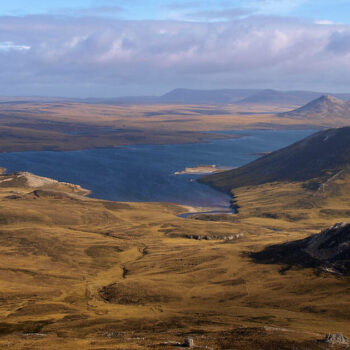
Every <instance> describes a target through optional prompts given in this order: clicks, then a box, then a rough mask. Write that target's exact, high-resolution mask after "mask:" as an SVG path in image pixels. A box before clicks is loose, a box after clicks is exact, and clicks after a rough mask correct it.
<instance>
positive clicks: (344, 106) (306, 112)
mask: <svg viewBox="0 0 350 350" xmlns="http://www.w3.org/2000/svg"><path fill="white" fill-rule="evenodd" d="M278 115H279V116H280V117H289V118H296V119H304V118H307V119H326V118H333V119H334V118H344V117H346V116H349V117H350V102H348V101H344V100H341V99H339V98H336V97H334V96H331V95H323V96H321V97H319V98H317V99H315V100H313V101H311V102H309V103H307V104H306V105H305V106H302V107H300V108H297V109H295V110H293V111H290V112H284V113H279V114H278Z"/></svg>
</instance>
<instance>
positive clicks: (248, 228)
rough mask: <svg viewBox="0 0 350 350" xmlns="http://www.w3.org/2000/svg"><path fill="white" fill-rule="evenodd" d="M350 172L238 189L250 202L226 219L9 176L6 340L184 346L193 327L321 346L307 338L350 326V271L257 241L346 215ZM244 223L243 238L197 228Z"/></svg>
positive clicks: (240, 342)
mask: <svg viewBox="0 0 350 350" xmlns="http://www.w3.org/2000/svg"><path fill="white" fill-rule="evenodd" d="M348 183H349V175H348V174H347V173H344V174H343V175H342V176H341V177H338V178H337V179H335V180H334V181H333V183H329V184H327V186H326V187H325V189H324V191H319V192H312V191H310V190H305V189H304V188H303V187H302V184H300V183H292V184H283V183H279V184H266V185H261V186H257V187H255V188H241V189H237V190H236V191H235V195H236V199H237V201H238V204H239V205H240V212H239V214H238V215H234V216H232V215H231V216H230V215H227V216H222V217H220V218H219V219H220V220H219V221H205V220H194V219H182V218H180V217H178V216H177V215H178V214H180V213H182V212H185V211H186V210H188V209H187V208H185V207H182V206H179V205H174V204H167V203H117V202H109V201H102V200H96V199H91V198H86V197H84V196H80V195H79V193H74V191H73V192H72V190H71V188H68V187H65V185H62V184H60V185H57V184H52V185H47V186H46V187H45V186H44V187H42V188H40V189H39V190H35V189H33V188H29V187H26V186H23V185H21V184H16V182H12V183H11V187H6V185H2V186H1V187H0V286H1V288H0V317H1V322H0V335H1V336H0V348H1V347H3V348H11V349H77V348H81V349H145V348H155V349H173V348H174V343H171V342H181V341H183V339H184V338H185V337H186V336H191V337H192V338H193V339H194V340H195V344H196V345H198V346H203V347H204V346H207V347H210V348H213V349H255V350H256V349H291V348H294V349H306V348H307V349H320V345H318V344H316V343H313V342H311V343H308V342H310V341H314V340H315V339H320V338H322V337H323V335H324V333H326V332H336V331H337V332H343V333H344V334H345V335H349V334H350V322H349V315H350V299H349V278H348V277H339V276H334V275H331V274H325V273H320V274H316V273H315V271H313V270H312V269H299V268H292V269H290V270H288V271H284V269H283V266H278V265H263V264H256V263H254V262H253V261H252V260H251V259H250V258H249V256H248V255H247V254H246V253H247V252H251V251H257V250H261V249H262V248H263V247H264V246H266V245H269V244H273V243H278V242H284V241H286V240H294V239H297V238H302V237H305V236H307V235H309V234H310V233H313V232H318V231H319V230H320V229H322V228H324V227H327V226H330V225H332V224H334V222H336V221H341V220H345V219H346V217H348V211H347V209H346V208H348V207H349V203H350V195H349V193H350V192H349V185H348ZM33 190H35V191H34V192H33ZM236 233H240V234H244V237H242V238H239V239H236V240H233V241H225V240H220V239H215V240H208V241H207V240H194V239H186V238H184V237H185V236H186V235H208V236H215V237H225V236H227V235H231V234H236ZM303 344H304V345H303ZM321 348H322V347H321Z"/></svg>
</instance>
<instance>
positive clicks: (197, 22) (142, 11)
mask: <svg viewBox="0 0 350 350" xmlns="http://www.w3.org/2000/svg"><path fill="white" fill-rule="evenodd" d="M0 65H1V68H2V69H1V70H0V79H1V84H0V95H8V96H14V95H15V96H38V95H40V96H64V97H114V96H125V95H160V94H163V93H166V92H167V91H169V90H171V89H173V88H177V87H184V88H200V89H219V88H273V89H282V90H316V91H324V92H350V0H216V1H212V0H207V1H204V0H74V1H72V0H69V1H68V0H50V1H47V0H11V1H1V2H0Z"/></svg>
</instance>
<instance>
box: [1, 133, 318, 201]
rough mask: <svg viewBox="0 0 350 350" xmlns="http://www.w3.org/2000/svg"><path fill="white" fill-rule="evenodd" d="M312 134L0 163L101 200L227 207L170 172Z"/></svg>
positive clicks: (239, 159)
mask: <svg viewBox="0 0 350 350" xmlns="http://www.w3.org/2000/svg"><path fill="white" fill-rule="evenodd" d="M313 132H314V131H312V130H283V131H271V130H269V131H266V130H254V131H225V132H224V131H223V132H222V133H225V134H240V135H242V137H240V138H237V139H226V140H212V141H209V142H207V143H200V144H185V145H137V146H128V147H123V148H113V149H93V150H82V151H69V152H52V151H45V152H14V153H0V167H5V168H7V169H8V171H9V172H13V171H29V172H32V173H35V174H37V175H40V176H46V177H50V178H54V179H56V180H59V181H65V182H71V183H75V184H79V185H81V186H83V187H84V188H87V189H90V190H91V191H92V194H91V196H92V197H96V198H101V199H108V200H115V201H152V202H153V201H165V202H174V203H180V204H187V205H194V206H208V207H221V208H228V206H229V200H230V197H229V196H228V195H227V194H224V193H221V192H218V191H216V190H214V189H212V188H210V187H209V186H206V185H203V184H199V183H197V182H196V181H194V180H195V179H197V178H198V177H199V176H197V175H173V174H174V172H175V171H180V170H183V169H184V168H186V167H194V166H198V165H203V164H216V165H217V166H218V167H238V166H241V165H244V164H246V163H248V162H250V161H252V160H254V159H256V158H257V157H258V156H257V155H256V153H259V152H271V151H274V150H277V149H279V148H281V147H284V146H287V145H289V144H292V143H294V142H296V141H298V140H300V139H302V138H304V137H306V136H308V135H310V134H311V133H313Z"/></svg>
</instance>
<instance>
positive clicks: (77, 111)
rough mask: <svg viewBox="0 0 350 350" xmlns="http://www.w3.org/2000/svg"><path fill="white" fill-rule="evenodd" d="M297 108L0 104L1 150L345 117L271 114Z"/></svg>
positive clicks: (304, 124) (328, 123)
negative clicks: (309, 118)
mask: <svg viewBox="0 0 350 350" xmlns="http://www.w3.org/2000/svg"><path fill="white" fill-rule="evenodd" d="M295 107H297V106H288V107H277V106H266V105H263V106H259V105H251V106H250V105H244V106H242V105H241V106H239V105H223V106H202V105H166V104H164V105H162V104H160V105H120V106H117V105H103V104H87V103H73V102H71V103H69V102H65V103H63V102H51V103H45V102H38V103H34V102H30V101H27V103H18V102H15V101H13V102H11V103H0V116H1V118H0V136H1V137H0V149H1V151H2V152H11V151H27V150H48V149H51V150H76V149H86V148H96V147H117V146H121V145H127V144H146V143H148V144H150V143H151V144H163V143H191V142H200V141H203V140H204V139H209V138H213V137H225V136H223V135H213V134H208V133H205V132H207V131H215V130H234V129H239V130H244V129H256V128H262V129H264V128H265V129H266V128H320V127H335V126H344V125H348V124H349V122H348V120H347V118H345V117H344V118H327V119H324V118H321V119H319V120H318V119H317V118H316V119H312V120H306V119H303V120H300V119H293V118H286V117H279V116H276V113H279V112H285V111H288V110H291V109H293V108H295Z"/></svg>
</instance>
